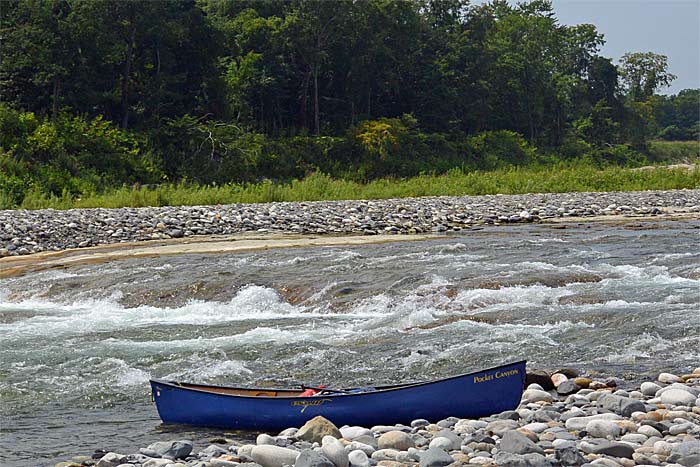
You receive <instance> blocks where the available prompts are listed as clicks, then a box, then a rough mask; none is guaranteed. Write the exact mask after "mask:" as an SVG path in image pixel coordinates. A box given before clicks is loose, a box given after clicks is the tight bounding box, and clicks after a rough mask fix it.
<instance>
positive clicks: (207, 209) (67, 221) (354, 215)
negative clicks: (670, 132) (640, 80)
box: [0, 189, 700, 257]
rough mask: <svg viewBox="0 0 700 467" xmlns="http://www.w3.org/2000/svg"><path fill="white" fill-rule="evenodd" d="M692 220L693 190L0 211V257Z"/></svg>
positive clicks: (696, 197)
mask: <svg viewBox="0 0 700 467" xmlns="http://www.w3.org/2000/svg"><path fill="white" fill-rule="evenodd" d="M698 213H700V190H698V189H694V190H671V191H642V192H610V193H553V194H525V195H487V196H460V197H452V196H441V197H422V198H400V199H386V200H369V201H368V200H355V201H315V202H285V203H265V204H229V205H216V206H178V207H172V206H169V207H159V208H155V207H145V208H119V209H101V208H98V209H70V210H65V211H59V210H54V209H43V210H34V211H27V210H13V211H0V257H3V256H15V255H28V254H32V253H38V252H42V251H61V250H65V249H69V248H83V247H89V246H97V245H104V244H113V243H123V242H137V241H146V240H163V239H169V238H182V237H191V236H196V235H232V234H238V233H243V232H256V233H265V232H281V233H294V234H336V235H337V234H359V235H376V234H419V233H427V232H451V231H459V230H462V229H465V228H469V227H471V226H474V225H480V224H503V223H521V222H540V221H547V220H551V219H556V218H567V217H568V218H580V217H584V218H585V217H596V216H629V217H646V216H663V215H664V214H689V215H697V214H698Z"/></svg>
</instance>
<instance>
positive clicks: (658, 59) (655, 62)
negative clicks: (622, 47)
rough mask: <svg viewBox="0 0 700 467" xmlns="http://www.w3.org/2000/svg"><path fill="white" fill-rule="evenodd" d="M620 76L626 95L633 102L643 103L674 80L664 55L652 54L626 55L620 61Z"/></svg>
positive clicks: (635, 53) (636, 53)
mask: <svg viewBox="0 0 700 467" xmlns="http://www.w3.org/2000/svg"><path fill="white" fill-rule="evenodd" d="M620 76H621V77H622V82H623V84H624V86H625V89H626V90H627V95H628V96H629V98H630V99H632V100H634V101H643V100H646V99H648V98H649V97H651V96H652V95H654V93H655V92H656V91H657V90H658V89H660V88H663V87H667V86H669V85H670V84H671V82H672V81H673V80H674V79H676V76H675V75H674V74H672V73H669V71H668V59H667V57H666V56H665V55H661V54H655V53H653V52H634V53H626V54H625V55H623V56H622V60H621V61H620Z"/></svg>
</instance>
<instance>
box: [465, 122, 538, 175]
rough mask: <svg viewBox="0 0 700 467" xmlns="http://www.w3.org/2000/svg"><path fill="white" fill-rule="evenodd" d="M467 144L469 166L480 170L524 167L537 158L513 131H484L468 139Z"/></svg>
mask: <svg viewBox="0 0 700 467" xmlns="http://www.w3.org/2000/svg"><path fill="white" fill-rule="evenodd" d="M467 142H468V147H469V150H470V154H469V164H470V165H472V166H474V167H476V168H479V169H481V170H491V169H496V168H500V167H505V166H508V165H526V164H528V163H530V162H533V161H535V160H536V158H537V151H536V149H535V148H533V147H532V146H530V144H529V143H528V142H527V141H526V140H525V138H523V137H522V135H520V134H518V133H516V132H514V131H509V130H496V131H485V132H483V133H480V134H478V135H476V136H472V137H470V138H468V139H467Z"/></svg>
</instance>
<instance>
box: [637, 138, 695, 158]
mask: <svg viewBox="0 0 700 467" xmlns="http://www.w3.org/2000/svg"><path fill="white" fill-rule="evenodd" d="M649 157H650V159H651V160H654V161H658V162H668V163H684V162H691V161H697V160H698V159H700V141H652V142H651V143H650V148H649Z"/></svg>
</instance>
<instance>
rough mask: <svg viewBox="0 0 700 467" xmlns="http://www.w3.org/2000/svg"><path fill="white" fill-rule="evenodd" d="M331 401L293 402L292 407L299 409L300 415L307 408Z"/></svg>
mask: <svg viewBox="0 0 700 467" xmlns="http://www.w3.org/2000/svg"><path fill="white" fill-rule="evenodd" d="M331 401H332V399H310V400H308V401H293V402H292V407H301V408H302V409H301V413H304V410H306V409H307V408H308V407H318V406H319V405H322V404H323V403H324V402H331Z"/></svg>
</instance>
